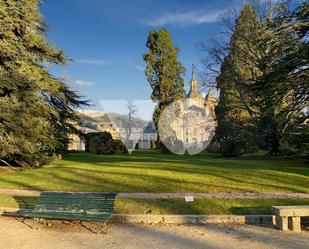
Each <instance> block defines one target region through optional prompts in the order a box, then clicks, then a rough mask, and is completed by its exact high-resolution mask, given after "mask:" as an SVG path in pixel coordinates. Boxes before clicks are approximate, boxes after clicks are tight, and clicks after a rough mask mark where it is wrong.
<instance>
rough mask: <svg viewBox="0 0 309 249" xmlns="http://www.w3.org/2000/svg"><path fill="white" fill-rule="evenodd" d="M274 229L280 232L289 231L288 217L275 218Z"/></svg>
mask: <svg viewBox="0 0 309 249" xmlns="http://www.w3.org/2000/svg"><path fill="white" fill-rule="evenodd" d="M276 227H277V228H279V229H280V230H282V231H287V230H289V228H288V217H285V216H276Z"/></svg>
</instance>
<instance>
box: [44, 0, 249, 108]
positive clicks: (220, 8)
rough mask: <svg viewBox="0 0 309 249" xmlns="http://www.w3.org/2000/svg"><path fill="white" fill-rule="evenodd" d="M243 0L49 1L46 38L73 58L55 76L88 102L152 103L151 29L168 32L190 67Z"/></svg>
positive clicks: (45, 4) (45, 16) (46, 6)
mask: <svg viewBox="0 0 309 249" xmlns="http://www.w3.org/2000/svg"><path fill="white" fill-rule="evenodd" d="M243 2H244V1H243V0H186V1H185V0H45V1H44V3H43V4H42V5H41V7H40V9H41V12H42V13H43V16H44V18H45V20H46V22H47V25H48V28H49V30H48V33H47V36H48V40H49V41H50V42H51V43H52V44H55V45H56V46H57V47H60V48H62V49H63V50H64V51H65V54H66V55H67V56H69V57H70V58H71V59H73V62H71V63H69V64H68V65H67V66H66V67H65V68H64V69H63V68H52V72H53V73H54V74H55V75H57V76H61V77H63V76H64V75H66V77H67V78H68V79H69V83H70V85H71V86H72V87H73V88H74V89H75V90H77V91H79V92H80V93H81V94H82V95H84V96H85V97H86V98H87V99H90V100H91V101H92V102H94V103H96V107H92V108H91V109H100V104H99V101H100V100H110V99H122V100H128V101H132V100H134V99H149V97H150V93H151V89H150V88H149V86H148V83H147V81H146V78H145V75H144V72H143V69H144V66H145V64H144V62H143V60H142V54H143V53H145V52H146V48H145V43H146V39H147V34H148V32H149V30H151V29H159V28H162V27H165V28H167V29H168V30H169V31H170V33H171V36H172V40H173V43H174V44H175V45H177V46H178V47H179V48H180V56H179V59H180V61H181V62H182V64H183V65H184V66H185V67H186V69H187V73H186V76H185V84H186V86H188V81H189V79H190V75H191V64H192V63H196V64H198V62H199V59H200V56H201V54H200V53H199V50H198V48H197V43H198V42H200V41H201V40H207V39H210V38H212V37H213V36H215V35H216V34H217V33H218V30H219V29H221V26H220V17H222V15H224V12H225V11H226V10H228V9H230V8H235V7H239V6H241V4H242V3H243Z"/></svg>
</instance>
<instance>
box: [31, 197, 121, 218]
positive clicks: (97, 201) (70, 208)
mask: <svg viewBox="0 0 309 249" xmlns="http://www.w3.org/2000/svg"><path fill="white" fill-rule="evenodd" d="M116 195H117V194H114V193H72V192H42V193H41V195H40V197H39V198H38V201H37V204H36V206H35V209H34V210H33V212H32V216H33V217H35V218H47V219H60V220H84V221H86V220H88V221H104V220H106V219H107V218H109V217H110V216H111V215H112V213H113V209H114V202H115V197H116Z"/></svg>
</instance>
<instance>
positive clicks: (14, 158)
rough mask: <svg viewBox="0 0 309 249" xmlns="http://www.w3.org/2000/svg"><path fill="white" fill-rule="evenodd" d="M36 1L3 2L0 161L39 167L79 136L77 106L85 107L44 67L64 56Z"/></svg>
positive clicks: (0, 9) (0, 13)
mask: <svg viewBox="0 0 309 249" xmlns="http://www.w3.org/2000/svg"><path fill="white" fill-rule="evenodd" d="M45 32H46V25H45V23H44V21H43V18H42V16H41V15H40V13H39V10H38V1H37V0H19V1H15V0H0V51H1V52H0V159H1V160H2V161H5V162H8V163H12V164H17V165H21V166H36V165H39V164H40V163H42V162H43V159H44V158H45V157H46V156H47V155H52V154H53V153H54V152H55V151H56V150H57V148H60V147H61V146H64V142H65V141H66V137H67V135H68V133H70V132H76V130H75V128H74V125H73V123H74V121H78V117H77V115H76V113H75V112H74V110H73V108H74V107H78V106H81V105H83V104H86V102H85V101H81V100H80V97H79V96H78V94H77V93H75V92H74V91H72V90H71V89H70V88H69V87H68V86H67V85H66V84H65V83H64V82H62V81H61V80H60V79H57V78H55V77H53V76H52V75H51V74H49V72H48V70H47V68H46V64H59V65H62V64H64V63H65V62H66V61H67V58H66V57H65V56H64V55H63V52H62V51H61V50H59V49H57V48H55V47H53V46H51V45H50V44H49V43H48V42H47V41H46V38H45V36H44V33H45Z"/></svg>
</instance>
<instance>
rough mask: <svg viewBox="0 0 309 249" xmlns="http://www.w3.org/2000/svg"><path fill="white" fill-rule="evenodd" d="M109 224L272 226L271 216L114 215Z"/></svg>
mask: <svg viewBox="0 0 309 249" xmlns="http://www.w3.org/2000/svg"><path fill="white" fill-rule="evenodd" d="M110 222H114V223H144V224H221V223H222V224H272V222H273V216H272V215H131V214H114V215H113V216H112V217H111V219H110Z"/></svg>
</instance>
